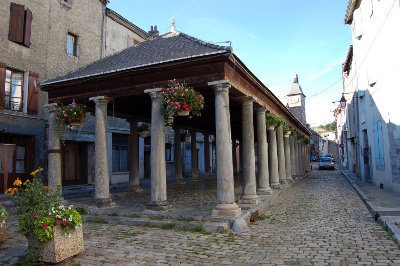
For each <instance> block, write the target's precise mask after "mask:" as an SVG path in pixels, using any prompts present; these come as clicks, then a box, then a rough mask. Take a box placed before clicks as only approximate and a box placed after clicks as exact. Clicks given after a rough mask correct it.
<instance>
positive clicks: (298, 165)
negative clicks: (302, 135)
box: [294, 133, 300, 176]
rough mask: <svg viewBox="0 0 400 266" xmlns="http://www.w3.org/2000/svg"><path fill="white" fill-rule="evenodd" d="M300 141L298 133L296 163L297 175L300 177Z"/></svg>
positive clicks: (295, 140)
mask: <svg viewBox="0 0 400 266" xmlns="http://www.w3.org/2000/svg"><path fill="white" fill-rule="evenodd" d="M299 144H300V142H299V140H298V139H297V133H296V134H295V135H294V153H295V162H296V175H297V176H299V175H300V153H299Z"/></svg>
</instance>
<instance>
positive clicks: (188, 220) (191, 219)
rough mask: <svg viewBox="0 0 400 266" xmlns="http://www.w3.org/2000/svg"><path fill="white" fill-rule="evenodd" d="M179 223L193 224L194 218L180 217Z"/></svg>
mask: <svg viewBox="0 0 400 266" xmlns="http://www.w3.org/2000/svg"><path fill="white" fill-rule="evenodd" d="M178 221H181V222H186V223H189V222H192V221H193V218H191V217H184V216H183V215H179V216H178Z"/></svg>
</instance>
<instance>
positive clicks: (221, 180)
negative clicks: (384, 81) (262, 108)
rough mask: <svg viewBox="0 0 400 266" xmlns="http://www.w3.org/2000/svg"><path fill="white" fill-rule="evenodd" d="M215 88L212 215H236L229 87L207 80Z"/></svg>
mask: <svg viewBox="0 0 400 266" xmlns="http://www.w3.org/2000/svg"><path fill="white" fill-rule="evenodd" d="M208 85H209V86H214V90H215V130H216V152H217V191H218V204H217V206H215V207H214V209H213V210H212V215H214V216H237V215H239V214H240V212H241V210H240V208H239V207H238V206H237V204H236V203H235V191H234V179H233V166H232V150H231V149H232V144H231V134H230V115H229V97H228V94H229V88H230V85H229V84H228V83H227V81H225V80H222V81H215V82H209V83H208Z"/></svg>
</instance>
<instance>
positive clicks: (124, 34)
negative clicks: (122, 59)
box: [105, 16, 144, 56]
mask: <svg viewBox="0 0 400 266" xmlns="http://www.w3.org/2000/svg"><path fill="white" fill-rule="evenodd" d="M105 29H106V32H105V56H109V55H112V54H114V53H116V52H119V51H122V50H124V49H126V48H128V47H131V46H132V44H133V40H137V41H138V42H143V41H144V39H143V38H142V37H140V36H139V35H137V34H136V33H134V32H132V30H130V29H128V28H126V27H124V26H123V25H121V24H120V23H118V22H116V21H114V20H113V19H112V18H110V17H109V16H106V20H105Z"/></svg>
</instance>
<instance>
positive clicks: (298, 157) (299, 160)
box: [296, 140, 303, 175]
mask: <svg viewBox="0 0 400 266" xmlns="http://www.w3.org/2000/svg"><path fill="white" fill-rule="evenodd" d="M296 163H297V165H296V167H297V170H298V174H299V175H303V173H302V167H301V164H302V161H301V140H297V162H296Z"/></svg>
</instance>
